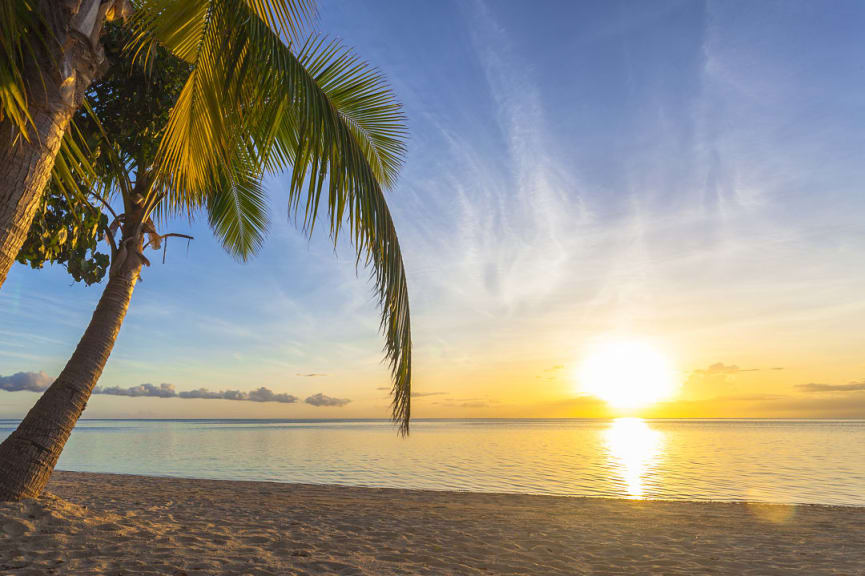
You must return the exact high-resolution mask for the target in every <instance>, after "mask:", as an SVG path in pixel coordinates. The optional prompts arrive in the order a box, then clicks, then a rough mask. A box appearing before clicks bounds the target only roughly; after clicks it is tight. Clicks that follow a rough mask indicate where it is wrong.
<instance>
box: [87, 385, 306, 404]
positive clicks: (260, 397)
mask: <svg viewBox="0 0 865 576" xmlns="http://www.w3.org/2000/svg"><path fill="white" fill-rule="evenodd" d="M93 393H94V394H108V395H111V396H131V397H143V396H148V397H152V398H182V399H185V400H236V401H239V402H278V403H281V404H294V403H295V402H297V396H292V395H291V394H277V393H275V392H274V391H273V390H271V389H269V388H265V387H263V386H262V387H261V388H258V389H256V390H253V391H251V392H241V391H240V390H219V391H215V390H208V389H207V388H198V389H196V390H184V391H181V392H177V391H176V390H175V389H174V385H173V384H166V383H163V384H160V385H159V386H156V385H154V384H140V385H138V386H132V387H131V388H121V387H119V386H112V387H110V388H100V387H96V388H95V389H94V390H93Z"/></svg>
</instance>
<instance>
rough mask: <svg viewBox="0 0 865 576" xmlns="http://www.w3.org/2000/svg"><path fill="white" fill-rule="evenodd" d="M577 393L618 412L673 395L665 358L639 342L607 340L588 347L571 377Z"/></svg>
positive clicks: (673, 377) (674, 383)
mask: <svg viewBox="0 0 865 576" xmlns="http://www.w3.org/2000/svg"><path fill="white" fill-rule="evenodd" d="M575 376H576V379H577V383H578V385H579V387H580V391H581V392H582V393H584V394H589V395H592V396H596V397H598V398H600V399H601V400H603V401H604V402H606V403H607V404H609V405H610V406H611V407H613V408H616V409H618V410H634V409H636V408H642V407H645V406H648V405H650V404H654V403H656V402H660V401H662V400H666V399H668V398H670V397H671V396H673V394H675V392H676V389H677V387H678V382H677V379H676V374H675V372H674V370H673V369H672V367H671V365H670V362H669V360H668V359H667V357H666V356H665V355H664V354H662V353H661V352H660V351H658V350H657V349H656V348H654V347H653V346H651V345H650V344H648V343H646V342H642V341H639V340H608V341H604V342H601V343H599V344H597V345H596V346H594V347H592V348H591V349H590V350H589V352H588V354H587V355H586V357H585V359H584V360H583V363H582V365H581V366H580V367H579V370H578V371H577V373H576V374H575Z"/></svg>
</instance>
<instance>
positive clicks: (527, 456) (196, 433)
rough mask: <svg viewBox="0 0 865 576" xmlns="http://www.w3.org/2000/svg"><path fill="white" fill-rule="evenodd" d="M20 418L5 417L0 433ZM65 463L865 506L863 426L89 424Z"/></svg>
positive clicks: (84, 422) (200, 474)
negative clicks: (401, 428) (405, 431)
mask: <svg viewBox="0 0 865 576" xmlns="http://www.w3.org/2000/svg"><path fill="white" fill-rule="evenodd" d="M16 422H17V421H16V420H11V419H0V434H3V435H5V434H8V433H9V432H11V431H12V430H13V429H14V427H15V425H16ZM58 469H61V470H69V471H77V472H97V473H118V474H133V475H143V476H157V477H177V478H200V479H214V480H237V481H268V482H280V483H301V484H326V485H344V486H363V487H377V488H399V489H408V490H436V491H457V492H482V493H509V494H543V495H557V496H575V497H604V498H627V499H646V500H684V501H730V502H766V503H777V504H820V505H842V506H857V507H863V506H865V420H861V419H765V418H748V419H728V418H724V419H706V418H700V419H642V418H619V419H595V418H510V419H505V418H468V419H454V418H420V419H416V420H414V421H413V426H412V432H411V434H410V436H409V437H408V438H401V437H399V435H398V434H397V431H396V430H395V429H394V427H393V424H392V422H391V421H390V420H387V419H294V418H277V419H273V418H268V419H234V418H229V419H151V418H110V419H106V418H93V419H81V420H80V421H79V423H78V426H76V428H75V429H74V430H73V433H72V436H71V438H70V440H69V444H68V446H67V449H66V450H65V451H64V453H63V455H62V456H61V459H60V462H59V464H58Z"/></svg>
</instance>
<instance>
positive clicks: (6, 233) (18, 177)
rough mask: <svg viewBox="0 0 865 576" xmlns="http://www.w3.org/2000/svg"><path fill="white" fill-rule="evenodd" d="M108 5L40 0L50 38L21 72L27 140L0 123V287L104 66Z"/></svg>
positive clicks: (91, 0)
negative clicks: (71, 127)
mask: <svg viewBox="0 0 865 576" xmlns="http://www.w3.org/2000/svg"><path fill="white" fill-rule="evenodd" d="M106 6H107V5H106V4H100V0H81V1H79V2H64V1H59V0H42V1H40V2H38V6H37V10H38V11H39V12H40V13H41V14H42V16H43V18H44V19H45V23H46V27H47V28H48V30H47V34H48V38H46V41H45V44H44V45H45V46H46V49H45V50H42V51H41V53H40V54H37V55H35V57H36V58H37V62H27V63H26V64H27V66H26V67H25V72H24V76H25V77H24V81H25V83H26V84H27V99H28V109H29V111H30V116H31V118H32V119H33V125H32V126H31V127H30V129H29V130H28V133H27V138H25V137H24V135H22V134H21V133H19V132H18V130H17V128H16V127H15V125H14V123H12V122H11V121H9V119H8V118H7V119H6V120H4V121H3V122H2V123H0V287H2V286H3V283H4V282H5V281H6V275H7V274H8V272H9V269H10V268H11V267H12V264H13V262H14V261H15V257H16V256H17V255H18V251H19V250H20V249H21V245H22V244H23V243H24V240H25V239H26V237H27V231H28V230H29V229H30V224H31V222H32V221H33V216H34V214H35V212H36V209H37V207H38V206H39V201H40V199H41V198H42V194H43V192H44V191H45V186H46V184H47V183H48V180H49V178H50V177H51V170H52V169H53V167H54V159H55V158H56V156H57V152H58V150H59V149H60V142H61V141H62V139H63V134H64V133H65V132H66V129H67V127H68V126H69V121H70V120H71V119H72V115H73V114H74V113H75V110H76V109H77V108H78V106H79V105H80V103H81V100H82V98H83V97H84V92H85V91H86V90H87V88H88V87H89V86H90V84H91V83H92V82H93V79H94V78H95V77H96V75H97V74H98V73H99V71H100V68H101V66H102V64H103V61H104V56H103V52H102V49H101V46H100V45H99V41H98V39H99V34H100V32H101V30H102V23H103V20H104V13H105V9H106ZM40 45H41V44H40Z"/></svg>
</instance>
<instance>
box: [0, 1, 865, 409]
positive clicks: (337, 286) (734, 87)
mask: <svg viewBox="0 0 865 576" xmlns="http://www.w3.org/2000/svg"><path fill="white" fill-rule="evenodd" d="M863 25H865V4H862V3H861V2H844V1H838V2H832V3H829V4H824V3H813V2H796V1H787V2H760V3H754V2H727V1H725V2H697V1H685V2H664V1H656V2H651V3H648V2H639V1H632V2H618V1H605V2H594V3H589V2H573V1H563V2H554V1H544V2H524V1H512V2H508V1H502V0H496V1H495V2H493V1H491V0H487V1H486V2H484V1H482V0H454V1H447V0H440V1H436V2H426V1H421V0H400V1H395V0H391V1H384V0H376V1H373V0H369V1H364V2H354V1H349V0H338V1H336V0H333V1H328V0H324V1H322V2H320V5H319V19H318V22H317V29H318V31H319V32H320V33H322V34H325V35H328V36H332V37H338V38H340V39H342V40H343V42H344V43H345V44H347V45H349V46H352V47H354V48H355V49H356V51H357V52H358V53H359V54H360V55H362V56H363V57H364V58H365V59H366V60H368V61H369V62H371V63H374V64H375V65H376V66H377V67H378V68H379V69H380V70H382V71H383V72H384V73H385V74H386V76H387V77H388V79H389V81H390V83H391V85H392V87H393V89H394V91H395V92H396V94H397V96H398V98H399V99H400V100H401V101H402V102H403V104H404V110H405V114H406V116H407V119H408V125H409V130H410V138H409V141H408V153H407V156H406V163H405V166H404V169H403V171H402V173H401V177H400V180H399V182H398V183H397V185H396V186H395V188H394V189H393V190H392V191H391V192H390V193H389V195H388V202H389V205H390V206H391V209H392V212H393V215H394V219H395V223H396V227H397V232H398V234H399V237H400V240H401V244H402V249H403V255H404V259H405V265H406V268H407V274H408V283H409V291H410V296H411V305H412V327H413V341H414V354H413V360H414V384H413V390H414V397H413V400H412V403H413V415H414V416H415V417H454V418H460V417H607V416H616V415H622V413H623V412H622V411H621V410H617V409H616V408H615V407H614V406H610V405H608V404H606V403H605V402H603V401H602V400H601V399H599V398H598V397H596V396H593V395H591V394H588V393H587V389H588V388H587V386H586V385H585V382H581V374H582V372H581V370H580V367H581V366H584V365H585V363H586V362H587V361H588V360H589V359H590V357H591V355H592V353H593V352H592V350H596V349H597V347H598V346H599V345H602V344H603V343H604V342H611V341H612V342H616V341H626V342H639V343H641V345H644V346H646V347H649V348H651V349H652V350H653V351H655V353H656V354H657V356H658V357H662V358H663V359H664V361H665V363H666V364H667V365H668V370H669V372H670V374H671V376H672V377H673V378H674V379H675V391H674V393H673V394H671V395H670V396H668V397H667V398H665V399H663V401H659V402H654V403H650V404H648V405H644V406H641V407H640V408H639V409H638V410H636V409H629V411H628V412H629V413H633V414H635V415H640V416H648V417H825V418H849V417H860V418H863V417H865V354H863V351H865V330H862V326H863V325H865V297H863V294H865V267H863V265H862V264H863V254H865V224H863V215H865V193H863V189H862V188H863V183H865V59H863V54H865V36H862V34H861V30H862V27H863ZM286 188H287V186H286V178H285V177H284V176H279V177H273V178H271V179H269V180H268V182H267V189H268V190H269V191H270V192H271V195H272V196H271V198H272V200H271V212H270V216H271V218H270V220H271V221H270V228H269V235H268V239H267V241H266V243H265V246H264V248H263V250H262V251H261V253H260V254H259V255H258V256H257V257H256V258H254V259H253V260H252V261H250V262H248V263H246V264H241V263H238V262H236V261H235V260H233V259H232V258H231V257H230V256H229V255H227V254H226V253H224V252H223V251H222V249H221V247H220V246H219V243H218V242H217V241H216V240H214V238H213V237H212V235H211V234H210V232H209V230H208V228H207V225H206V221H201V219H199V221H198V222H194V223H192V224H189V223H188V222H187V221H186V220H182V221H177V222H173V223H171V226H169V227H167V228H166V230H165V231H173V232H183V233H190V234H192V235H194V236H195V239H194V240H193V241H192V242H190V243H189V245H188V247H187V245H186V242H185V241H175V240H177V239H173V240H171V241H170V243H169V247H168V252H167V258H166V261H165V263H164V264H162V263H161V258H159V257H156V258H152V260H153V265H152V266H151V267H150V268H147V269H145V270H144V271H143V273H142V280H141V282H140V283H139V284H138V287H137V288H136V291H135V294H134V295H133V300H132V304H131V307H130V310H129V313H128V315H127V318H126V321H125V322H124V325H123V328H122V330H121V333H120V336H119V339H118V341H117V345H116V347H115V349H114V352H113V354H112V357H111V359H110V361H109V364H108V366H107V368H106V370H105V372H104V374H103V376H102V379H101V381H100V384H99V385H100V390H99V392H100V393H99V394H96V395H94V396H93V398H92V399H91V401H90V403H89V405H88V408H87V411H86V412H85V417H91V418H96V417H99V418H109V417H148V418H178V417H182V418H227V417H234V418H385V417H387V416H388V415H389V402H390V400H389V397H388V391H389V388H390V383H389V379H388V371H387V368H386V366H385V365H383V364H382V345H383V339H382V338H381V336H380V335H379V334H378V309H377V305H376V301H375V298H374V296H373V294H372V290H371V286H370V283H369V282H368V271H366V270H363V269H361V270H356V269H355V265H354V258H353V254H352V249H351V247H350V246H348V245H340V246H338V247H337V250H336V251H335V250H334V247H333V245H332V244H331V243H330V241H329V239H328V237H327V235H326V233H323V232H321V231H319V232H316V233H315V234H314V235H313V237H312V238H311V239H308V238H306V237H305V236H304V235H303V234H302V232H301V231H300V230H299V229H298V227H297V226H296V225H295V223H294V220H292V219H290V218H289V216H288V214H287V204H286V194H285V190H286ZM169 228H170V230H169ZM319 230H322V228H319ZM100 290H101V287H100V286H92V287H85V286H80V285H75V284H74V283H73V281H72V279H71V277H70V276H68V274H67V273H66V271H65V270H64V269H62V268H60V267H55V268H46V269H43V270H29V269H27V268H25V267H24V266H21V265H16V266H15V267H13V269H12V272H11V273H10V275H9V278H8V280H7V281H6V284H5V285H4V286H3V288H2V292H0V303H2V304H0V388H3V389H5V390H13V389H20V388H25V389H26V388H37V389H38V388H40V387H42V386H44V385H45V384H47V383H50V381H51V379H52V377H54V376H56V375H57V374H58V373H59V372H60V370H61V369H62V367H63V365H64V363H65V362H66V360H67V359H68V358H69V356H70V354H71V352H72V350H73V349H74V347H75V344H76V343H77V340H78V338H79V337H80V335H81V334H82V332H83V330H84V328H85V327H86V324H87V322H88V320H89V318H90V315H91V314H92V311H93V309H94V307H95V303H96V301H97V300H98V298H99V295H100ZM625 362H627V359H625ZM633 369H634V370H635V371H636V373H640V370H641V369H642V367H641V365H639V364H637V365H635V366H634V368H633ZM202 388H203V389H205V392H200V389H202ZM112 391H113V392H114V393H112ZM196 391H199V392H196ZM226 391H228V392H226ZM118 392H119V393H121V394H126V395H119V394H118ZM219 393H221V394H219ZM129 394H137V395H136V396H130V395H129ZM208 395H210V396H219V398H202V396H208ZM36 398H37V394H36V393H34V392H30V391H3V390H0V417H19V416H22V415H23V414H24V413H26V411H27V410H28V409H29V407H30V406H31V405H32V404H33V403H34V402H35V400H36Z"/></svg>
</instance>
